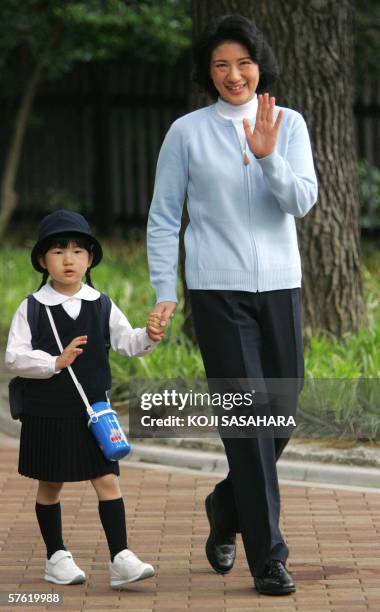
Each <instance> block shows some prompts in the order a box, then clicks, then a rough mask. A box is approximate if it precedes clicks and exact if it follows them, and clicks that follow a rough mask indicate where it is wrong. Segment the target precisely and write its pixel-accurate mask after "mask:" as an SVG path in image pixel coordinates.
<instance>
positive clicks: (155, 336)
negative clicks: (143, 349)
mask: <svg viewBox="0 0 380 612" xmlns="http://www.w3.org/2000/svg"><path fill="white" fill-rule="evenodd" d="M176 308H177V303H176V302H160V303H159V304H156V306H155V307H154V308H153V310H152V312H151V313H150V315H149V318H148V322H147V326H146V331H147V334H148V336H149V338H150V339H151V340H155V341H157V340H161V339H162V338H163V336H164V333H165V330H166V327H167V324H168V321H169V319H171V318H173V317H174V311H175V309H176Z"/></svg>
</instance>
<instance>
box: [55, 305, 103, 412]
mask: <svg viewBox="0 0 380 612" xmlns="http://www.w3.org/2000/svg"><path fill="white" fill-rule="evenodd" d="M45 308H46V312H47V316H48V318H49V321H50V325H51V328H52V330H53V334H54V338H55V339H56V342H57V344H58V348H59V350H60V351H61V353H62V352H63V346H62V342H61V339H60V337H59V334H58V331H57V328H56V326H55V323H54V319H53V315H52V314H51V310H50V308H49V306H46V305H45ZM67 369H68V370H69V373H70V376H71V378H72V379H73V382H74V385H75V386H76V388H77V389H78V393H79V395H80V396H81V398H82V400H83V402H84V405H85V406H86V410H87V414H88V416H89V417H92V416H93V415H96V412H95V410H93V409H92V408H91V404H90V402H89V401H88V399H87V395H86V394H85V392H84V389H83V387H82V385H81V384H80V382H79V380H78V379H77V377H76V375H75V372H74V370H73V368H72V367H71V366H67Z"/></svg>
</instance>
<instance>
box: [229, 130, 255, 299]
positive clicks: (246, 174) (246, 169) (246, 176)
mask: <svg viewBox="0 0 380 612" xmlns="http://www.w3.org/2000/svg"><path fill="white" fill-rule="evenodd" d="M234 131H235V134H236V137H237V139H238V141H239V148H240V151H241V154H242V158H243V165H244V169H243V171H244V179H245V188H246V191H247V201H248V215H249V221H250V228H249V232H250V236H251V247H252V245H253V248H252V259H253V260H255V259H256V287H257V289H256V292H258V291H259V257H258V251H257V246H256V242H255V238H254V235H253V231H252V229H251V228H252V227H253V223H252V221H253V213H252V207H251V199H250V181H249V164H250V162H249V159H248V155H247V149H248V143H247V139H245V147H244V149H243V147H242V144H241V142H240V138H239V135H238V133H237V131H236V129H235V126H234ZM246 159H247V160H248V163H246V162H245V160H246Z"/></svg>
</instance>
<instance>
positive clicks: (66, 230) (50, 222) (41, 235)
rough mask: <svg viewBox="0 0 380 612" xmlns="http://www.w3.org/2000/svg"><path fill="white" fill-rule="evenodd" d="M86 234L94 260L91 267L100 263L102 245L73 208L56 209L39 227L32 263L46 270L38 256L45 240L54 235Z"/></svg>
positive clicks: (37, 268) (38, 268) (40, 269)
mask: <svg viewBox="0 0 380 612" xmlns="http://www.w3.org/2000/svg"><path fill="white" fill-rule="evenodd" d="M64 235H66V236H67V235H70V236H73V237H74V236H76V235H78V236H85V237H86V238H89V239H90V243H91V252H92V255H93V260H92V264H91V268H94V267H95V266H97V265H98V263H99V262H100V261H101V259H102V257H103V251H102V247H101V246H100V243H99V242H98V241H97V240H96V238H94V236H93V235H92V233H91V229H90V226H89V224H88V223H87V221H86V219H85V218H84V217H83V216H82V215H80V214H79V213H77V212H74V211H73V210H55V211H54V212H52V213H50V215H47V216H46V217H44V218H43V219H42V221H41V223H40V225H39V227H38V241H37V242H36V244H35V245H34V247H33V249H32V253H31V260H32V265H33V268H35V270H37V271H38V272H44V269H43V268H42V267H41V266H40V264H39V262H38V257H39V256H40V255H41V251H42V249H43V244H44V242H45V241H46V240H47V239H48V238H51V237H52V236H57V237H58V236H64Z"/></svg>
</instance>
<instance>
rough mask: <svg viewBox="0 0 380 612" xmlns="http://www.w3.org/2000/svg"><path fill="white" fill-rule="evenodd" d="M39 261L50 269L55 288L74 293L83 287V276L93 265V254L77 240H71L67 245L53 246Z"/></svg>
mask: <svg viewBox="0 0 380 612" xmlns="http://www.w3.org/2000/svg"><path fill="white" fill-rule="evenodd" d="M38 261H39V263H40V265H41V266H42V267H43V268H45V269H47V270H48V272H49V274H50V276H51V279H52V283H51V284H52V286H53V288H54V289H56V290H57V291H61V293H67V292H69V293H72V294H73V293H76V292H77V291H79V289H80V288H81V282H82V278H83V277H84V275H85V274H86V272H87V270H88V268H89V267H90V266H91V263H92V255H90V253H89V252H88V251H87V250H86V249H85V248H83V247H80V246H78V245H77V244H76V243H75V242H69V243H68V245H67V247H60V246H56V247H54V246H53V247H51V248H50V249H49V250H48V251H47V252H46V253H45V255H43V256H41V257H39V258H38Z"/></svg>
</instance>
